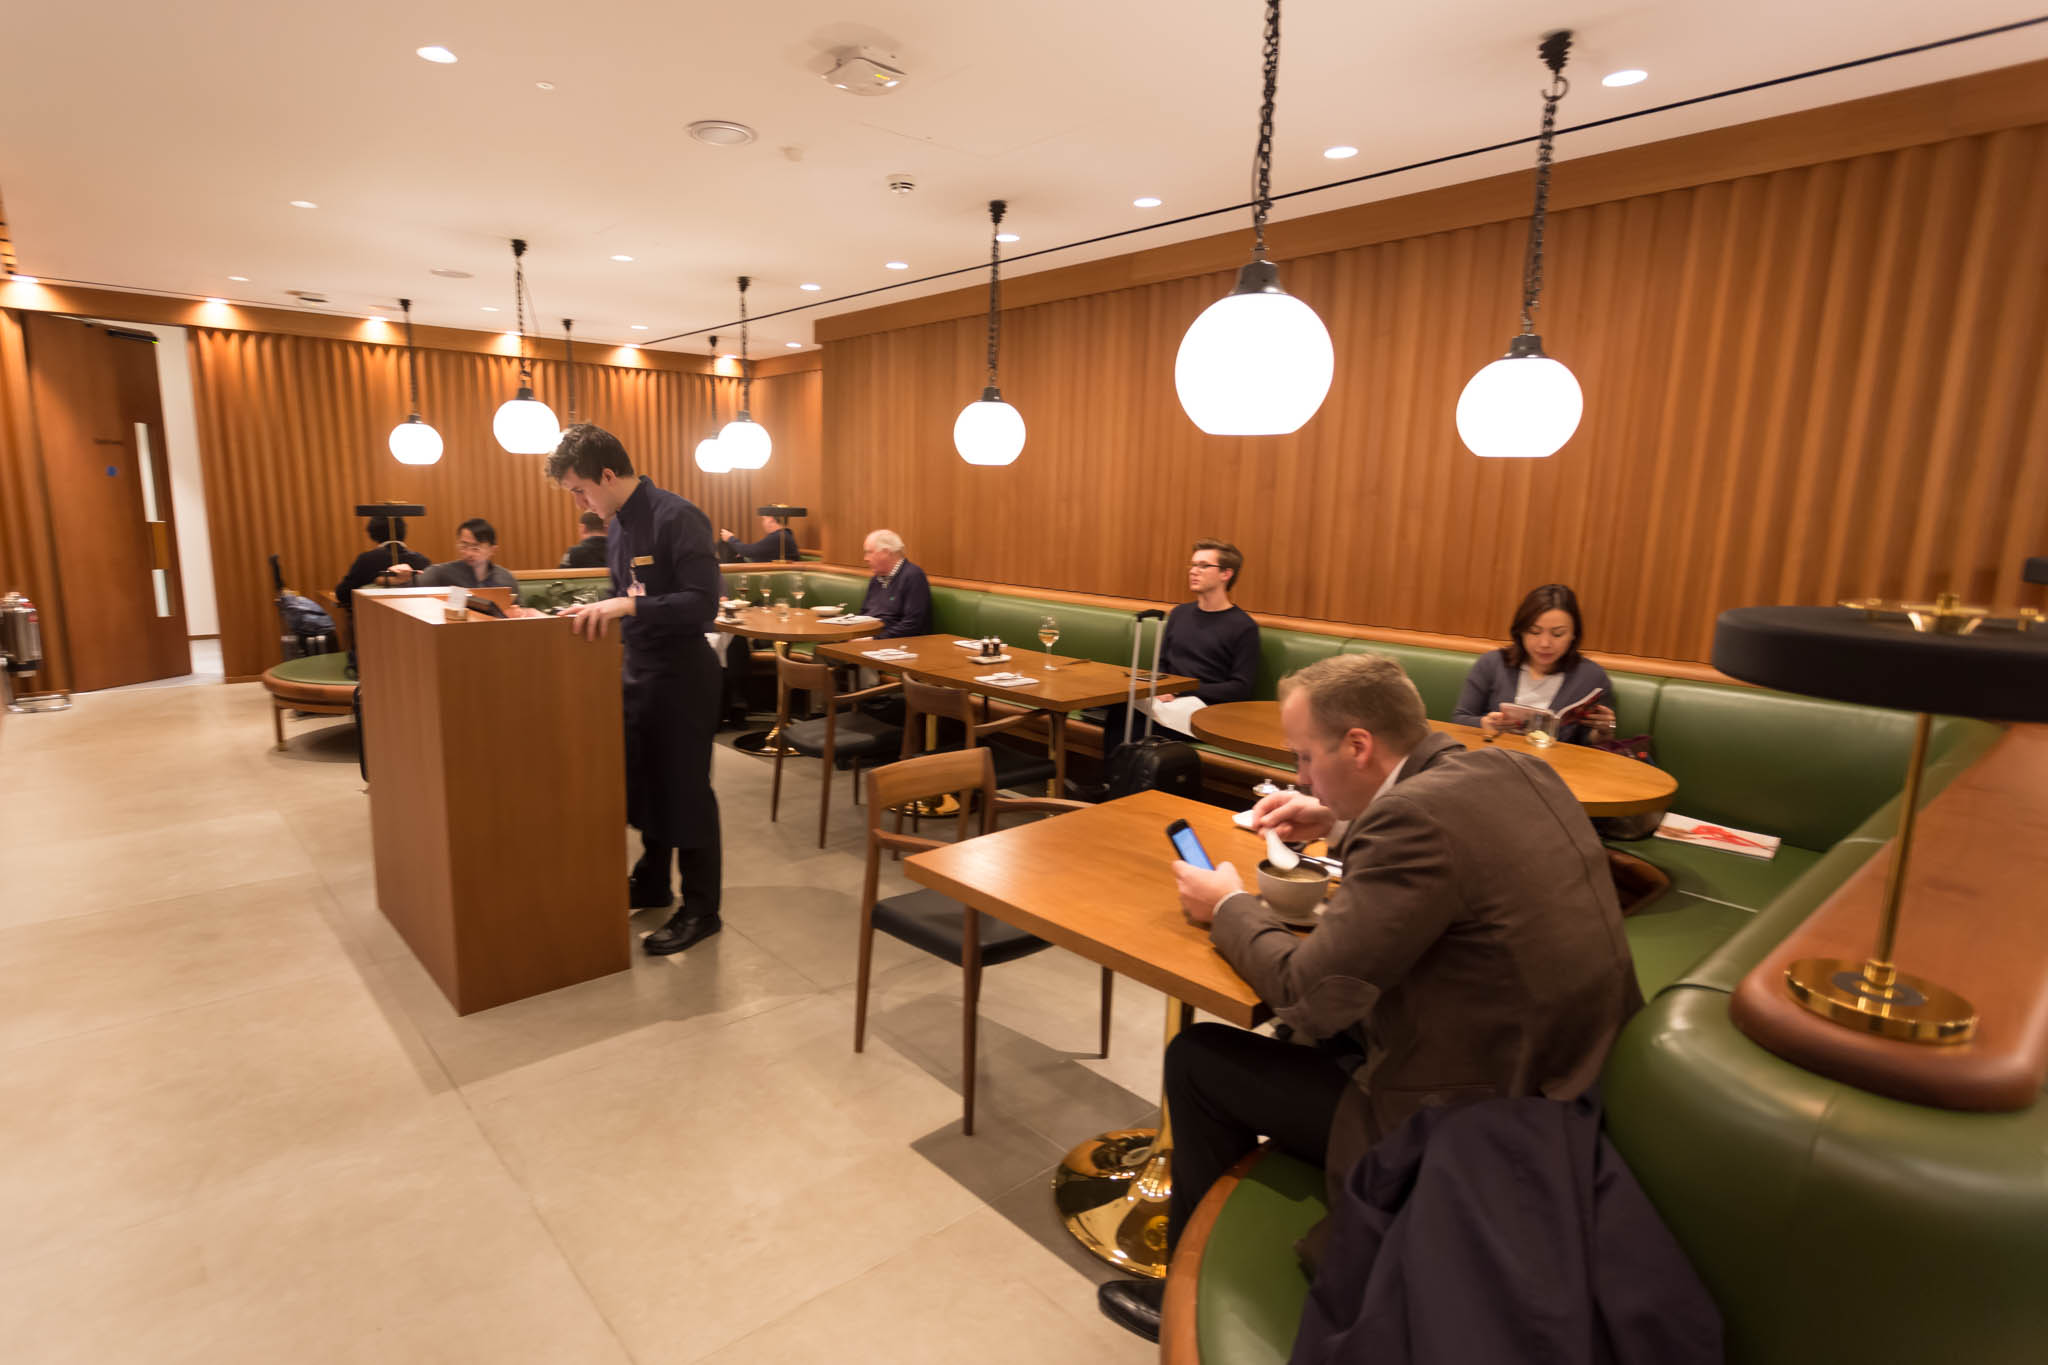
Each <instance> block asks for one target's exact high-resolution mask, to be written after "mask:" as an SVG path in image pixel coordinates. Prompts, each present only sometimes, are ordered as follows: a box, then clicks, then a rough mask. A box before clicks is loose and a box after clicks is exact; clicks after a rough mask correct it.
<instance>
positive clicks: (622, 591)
mask: <svg viewBox="0 0 2048 1365" xmlns="http://www.w3.org/2000/svg"><path fill="white" fill-rule="evenodd" d="M548 478H550V479H551V480H553V481H554V482H555V484H556V485H557V486H559V487H561V488H564V489H567V490H568V491H569V493H570V494H572V495H573V496H574V497H575V499H576V505H577V506H578V507H580V508H582V509H583V510H584V511H586V512H595V513H597V514H598V515H599V516H601V517H605V518H608V519H609V524H608V526H607V528H606V529H607V532H608V535H609V539H608V542H607V545H606V549H607V552H608V554H609V557H610V567H611V573H612V594H613V595H612V596H610V597H607V598H605V599H604V600H603V601H600V602H591V603H588V604H585V605H582V606H572V607H569V608H566V609H565V610H564V611H563V613H562V614H563V615H565V616H573V617H574V618H575V620H574V628H575V630H576V632H577V633H578V634H579V635H583V636H585V637H586V638H589V639H593V640H594V639H599V638H601V637H602V636H603V635H604V633H605V631H606V630H607V629H608V628H609V627H610V625H611V622H612V621H613V620H614V619H615V618H616V619H617V620H618V621H619V634H620V639H621V642H622V643H623V644H624V646H625V660H624V685H625V693H626V695H625V716H626V819H627V821H628V823H630V824H631V825H633V827H634V828H636V829H638V830H639V831H640V842H641V847H642V850H643V851H642V853H641V855H640V861H639V862H638V863H637V864H635V865H634V868H633V872H632V877H631V880H630V883H629V887H628V889H629V892H630V901H629V903H630V904H631V905H632V907H633V908H634V909H636V910H645V909H655V908H662V909H665V908H667V906H668V904H669V873H668V865H669V855H670V854H671V853H674V854H675V860H676V864H677V871H678V873H679V874H680V876H681V880H682V904H681V905H679V906H678V907H677V908H676V912H675V914H674V915H672V916H670V918H669V921H668V923H666V924H664V925H663V926H662V927H661V928H660V929H658V930H656V931H655V932H654V933H652V934H650V935H648V936H647V938H646V939H645V940H644V946H645V947H646V949H647V951H648V952H649V953H652V954H655V955H663V954H667V953H679V952H681V951H682V950H683V949H685V948H687V947H689V946H690V945H691V944H693V943H698V942H701V941H702V940H704V939H706V938H709V937H710V936H711V935H712V934H715V933H717V932H718V931H719V929H720V928H722V927H723V926H722V925H721V924H720V922H719V918H718V900H719V892H720V889H721V885H722V881H723V871H722V868H721V854H720V847H719V831H718V796H717V794H716V793H715V792H713V791H712V790H711V741H712V736H713V735H714V734H715V733H716V731H717V728H718V711H719V702H720V697H721V693H722V689H723V686H724V675H723V672H722V671H721V669H720V668H719V663H718V656H717V655H716V654H714V653H713V652H712V649H711V646H710V644H709V643H707V642H706V640H705V638H704V636H705V632H706V631H708V630H710V629H711V620H712V617H713V616H714V615H715V614H716V613H717V610H718V599H719V597H720V595H721V594H722V592H723V580H722V579H721V577H720V576H719V572H718V559H717V556H716V554H715V553H714V551H713V549H712V539H711V523H710V521H709V520H707V519H706V518H705V516H704V513H703V512H701V511H699V510H698V508H697V505H696V504H695V503H693V502H691V501H690V500H689V499H687V498H684V497H680V496H678V495H677V494H674V493H671V492H669V491H667V490H666V489H662V488H656V487H655V486H654V484H653V483H652V482H650V481H649V480H648V479H647V478H646V476H644V475H642V476H639V477H635V475H634V473H633V461H632V460H631V458H629V457H628V456H627V454H626V448H625V447H624V446H622V445H620V444H619V438H618V437H616V436H614V435H612V434H611V433H610V432H608V431H606V430H604V429H603V428H602V427H598V426H593V425H591V424H590V423H588V422H579V423H577V424H576V425H575V426H572V427H570V428H568V429H567V430H566V431H564V432H563V433H562V440H561V443H560V444H559V445H557V446H556V447H555V453H554V454H553V455H551V456H549V457H548Z"/></svg>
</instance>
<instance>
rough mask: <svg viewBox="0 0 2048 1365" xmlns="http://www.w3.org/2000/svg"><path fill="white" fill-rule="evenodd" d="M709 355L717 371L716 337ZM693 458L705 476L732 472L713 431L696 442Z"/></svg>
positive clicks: (714, 414) (714, 412)
mask: <svg viewBox="0 0 2048 1365" xmlns="http://www.w3.org/2000/svg"><path fill="white" fill-rule="evenodd" d="M711 354H712V356H713V357H714V359H713V361H712V368H713V370H714V371H715V370H716V369H717V360H716V357H717V355H718V338H717V337H716V336H714V337H712V338H711ZM716 418H717V405H716V403H715V402H714V403H713V420H714V421H715V420H716ZM695 458H696V461H697V468H699V469H701V470H703V471H704V472H705V473H706V474H729V473H731V472H732V462H731V461H730V460H728V459H726V458H725V452H724V451H723V450H721V449H719V446H718V433H717V432H715V431H714V432H712V433H711V434H710V435H709V436H706V437H705V438H704V439H703V440H701V441H699V442H697V451H696V455H695Z"/></svg>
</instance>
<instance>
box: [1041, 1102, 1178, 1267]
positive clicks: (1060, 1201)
mask: <svg viewBox="0 0 2048 1365" xmlns="http://www.w3.org/2000/svg"><path fill="white" fill-rule="evenodd" d="M1158 1136H1159V1135H1158V1134H1157V1133H1156V1132H1155V1131H1153V1130H1152V1129H1150V1128H1126V1129H1120V1130H1118V1131H1116V1132H1112V1133H1104V1134H1102V1135H1101V1136H1100V1137H1095V1138H1090V1139H1089V1140H1088V1141H1086V1142H1084V1143H1082V1144H1081V1145H1080V1146H1078V1147H1076V1148H1074V1149H1073V1150H1072V1151H1071V1152H1068V1153H1067V1155H1066V1157H1065V1158H1064V1159H1063V1160H1062V1161H1061V1162H1060V1164H1059V1167H1058V1168H1057V1169H1056V1170H1054V1171H1053V1173H1052V1197H1053V1204H1054V1206H1055V1207H1057V1208H1058V1209H1059V1214H1060V1221H1061V1222H1062V1223H1064V1224H1066V1227H1067V1231H1068V1232H1070V1233H1072V1234H1073V1235H1074V1239H1075V1240H1076V1241H1078V1242H1080V1244H1081V1245H1082V1246H1084V1247H1086V1248H1087V1249H1088V1250H1089V1251H1091V1252H1093V1253H1094V1254H1095V1255H1097V1256H1100V1257H1101V1258H1102V1259H1103V1260H1105V1261H1108V1262H1109V1263H1110V1264H1111V1265H1113V1266H1116V1267H1117V1268H1118V1269H1120V1270H1123V1271H1125V1272H1127V1273H1129V1274H1132V1275H1142V1276H1144V1277H1146V1278H1148V1279H1154V1280H1159V1279H1164V1278H1165V1277H1166V1205H1167V1200H1168V1199H1169V1198H1171V1197H1172V1194H1173V1163H1172V1156H1173V1153H1172V1151H1171V1150H1170V1149H1169V1150H1166V1151H1159V1150H1156V1143H1157V1139H1158Z"/></svg>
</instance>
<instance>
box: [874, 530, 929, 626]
mask: <svg viewBox="0 0 2048 1365" xmlns="http://www.w3.org/2000/svg"><path fill="white" fill-rule="evenodd" d="M860 557H861V559H862V560H864V561H866V563H867V566H868V572H869V573H871V574H873V575H874V577H873V578H870V579H869V580H868V593H867V596H866V597H864V598H862V599H861V604H860V610H861V615H863V616H872V617H874V618H875V619H876V620H877V621H880V622H881V623H882V629H881V632H880V635H881V638H883V639H889V638H891V637H901V636H905V635H929V634H931V633H932V585H931V580H930V579H928V578H926V577H925V576H924V570H923V569H920V568H918V567H917V565H915V564H913V563H911V562H910V561H909V560H907V559H905V558H904V557H903V537H902V536H899V535H897V534H896V533H895V532H894V531H870V532H869V533H868V538H867V539H866V540H865V541H863V542H862V543H861V550H860Z"/></svg>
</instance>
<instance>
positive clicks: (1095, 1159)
mask: <svg viewBox="0 0 2048 1365" xmlns="http://www.w3.org/2000/svg"><path fill="white" fill-rule="evenodd" d="M1175 820H1186V821H1187V822H1188V824H1190V825H1191V826H1193V827H1194V830H1195V833H1196V834H1197V835H1198V836H1200V838H1201V840H1202V843H1203V845H1204V846H1205V847H1206V848H1207V849H1208V850H1209V854H1210V856H1211V857H1212V858H1213V859H1215V861H1216V862H1217V863H1218V864H1221V863H1223V862H1225V861H1229V862H1231V863H1234V864H1235V865H1236V866H1237V868H1238V871H1239V875H1240V877H1247V876H1250V875H1253V874H1254V870H1255V869H1256V868H1257V866H1258V861H1259V858H1260V856H1261V850H1262V848H1263V844H1262V841H1261V840H1259V839H1258V838H1256V837H1254V836H1253V835H1251V834H1249V833H1247V832H1246V831H1244V830H1241V829H1239V828H1238V827H1237V826H1236V825H1234V824H1232V823H1231V816H1230V812H1229V811H1225V810H1219V809H1218V808H1216V807H1215V806H1207V805H1203V804H1202V803H1201V802H1199V801H1189V800H1187V799H1186V798H1184V797H1178V796H1169V795H1167V794H1165V793H1164V792H1156V791H1155V792H1140V793H1138V794H1137V795H1136V796H1127V797H1125V798H1123V799H1122V800H1120V801H1110V802H1106V803H1104V804H1103V805H1099V806H1089V807H1087V808H1085V809H1083V810H1077V811H1074V812H1071V813H1069V814H1066V815H1059V816H1055V817H1053V818H1052V819H1050V820H1041V821H1039V822H1037V823H1036V824H1029V825H1018V826H1015V827H1013V828H1011V829H1006V830H1001V831H999V832H997V833H995V834H989V835H984V836H982V837H980V838H978V839H969V840H967V841H965V842H964V843H958V844H948V845H946V846H945V847H943V848H937V849H933V850H931V851H930V852H927V853H919V854H915V855H913V856H912V857H910V858H908V859H906V860H905V861H904V864H903V867H904V870H905V872H906V873H908V874H909V876H910V878H911V880H913V881H916V882H920V883H922V884H923V885H925V886H929V887H932V888H934V889H936V890H938V891H942V892H944V893H945V894H946V895H948V896H951V897H953V898H954V899H956V900H959V901H961V902H963V903H964V904H967V905H971V906H973V907H974V908H975V909H977V910H980V911H982V912H984V913H986V914H990V915H993V916H995V917H996V918H997V919H1000V920H1002V921H1003V922H1004V923H1006V924H1014V925H1016V926H1017V927H1019V928H1021V929H1026V930H1028V931H1030V932H1031V933H1033V934H1036V935H1038V936H1039V937H1040V938H1043V939H1046V940H1047V941H1049V942H1052V943H1056V944H1058V945H1059V946H1060V947H1062V948H1065V949H1067V950H1068V951H1069V952H1073V953H1078V954H1079V955H1080V956H1082V957H1085V958H1087V959H1088V960H1089V961H1091V962H1095V963H1098V964H1100V965H1101V966H1104V967H1109V968H1111V969H1113V970H1115V971H1117V972H1119V973H1121V974H1122V975H1125V976H1128V977H1130V978H1132V979H1133V980H1136V981H1142V982H1144V983H1145V984H1146V985H1148V986H1151V987H1154V988H1155V989H1157V990H1160V991H1163V992H1165V993H1166V996H1167V1009H1166V1035H1167V1039H1168V1041H1169V1042H1170V1041H1171V1040H1172V1038H1173V1035H1174V1034H1175V1033H1177V1032H1179V1030H1180V1029H1181V1027H1182V1026H1183V1025H1184V1024H1185V1023H1186V1021H1187V1018H1188V1016H1189V1014H1190V1013H1191V1011H1192V1010H1193V1009H1195V1008H1200V1009H1204V1010H1207V1011H1209V1012H1210V1013H1211V1014H1214V1015H1217V1016H1218V1017H1220V1018H1222V1019H1225V1020H1227V1021H1229V1022H1230V1023H1233V1024H1237V1025H1239V1026H1240V1027H1243V1028H1250V1027H1252V1026H1253V1025H1255V1024H1257V1023H1259V1022H1260V1021H1261V1020H1263V1019H1265V1018H1266V1017H1268V1016H1269V1015H1270V1014H1271V1013H1272V1011H1271V1010H1269V1009H1268V1008H1267V1007H1266V1004H1265V1002H1264V1001H1262V1000H1260V999H1259V997H1258V995H1257V993H1256V992H1254V991H1253V990H1252V988H1251V987H1250V986H1248V985H1246V984H1245V981H1244V978H1243V977H1241V976H1239V975H1238V974H1237V972H1236V971H1235V970H1234V969H1233V968H1232V967H1231V966H1230V964H1229V963H1227V962H1225V961H1224V960H1223V958H1222V957H1221V956H1220V955H1219V954H1218V953H1217V952H1216V949H1215V948H1214V947H1213V946H1212V945H1211V944H1210V942H1209V932H1208V930H1206V929H1198V928H1196V927H1195V926H1193V925H1191V924H1189V923H1188V922H1187V920H1186V918H1185V917H1184V916H1183V915H1182V914H1181V911H1180V898H1179V894H1178V893H1177V891H1176V890H1175V887H1174V880H1173V873H1172V871H1171V864H1172V863H1173V860H1174V852H1173V846H1172V845H1171V844H1170V843H1168V842H1167V838H1166V827H1167V825H1169V824H1171V823H1172V822H1173V821H1175ZM1245 889H1246V890H1248V891H1255V890H1257V886H1256V884H1255V883H1248V884H1247V886H1246V888H1245ZM1159 1114H1160V1119H1159V1128H1158V1129H1157V1130H1153V1129H1146V1128H1130V1129H1120V1130H1118V1131H1115V1132H1110V1133H1104V1134H1101V1135H1100V1136H1098V1137H1095V1138H1091V1139H1089V1140H1088V1141H1087V1142H1084V1143H1082V1144H1081V1145H1080V1146H1078V1147H1076V1148H1074V1150H1072V1151H1071V1152H1069V1153H1067V1156H1066V1159H1065V1160H1063V1161H1062V1162H1061V1163H1060V1166H1059V1169H1058V1170H1057V1171H1055V1172H1054V1173H1053V1196H1054V1199H1055V1201H1056V1202H1057V1203H1058V1205H1059V1208H1060V1213H1061V1216H1062V1218H1063V1219H1064V1220H1065V1222H1066V1224H1067V1228H1068V1230H1069V1231H1070V1232H1072V1233H1073V1234H1074V1236H1075V1237H1076V1238H1078V1239H1079V1240H1080V1242H1081V1244H1082V1245H1083V1246H1085V1247H1087V1248H1088V1249H1089V1250H1090V1251H1092V1252H1094V1253H1095V1254H1096V1255H1098V1256H1100V1257H1102V1258H1103V1259H1104V1260H1106V1261H1108V1262H1110V1263H1111V1264H1113V1265H1117V1266H1120V1267H1122V1268H1123V1269H1125V1270H1128V1271H1131V1272H1132V1273H1135V1274H1140V1275H1150V1276H1153V1277H1158V1276H1163V1275H1164V1274H1165V1273H1166V1204H1167V1198H1168V1196H1169V1195H1170V1194H1171V1193H1172V1164H1171V1160H1170V1157H1171V1154H1172V1150H1173V1136H1172V1128H1171V1125H1170V1123H1169V1121H1168V1117H1167V1113H1166V1105H1165V1103H1164V1101H1163V1100H1162V1101H1161V1103H1160V1108H1159Z"/></svg>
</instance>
